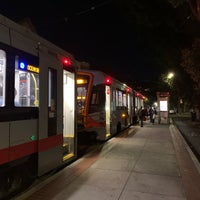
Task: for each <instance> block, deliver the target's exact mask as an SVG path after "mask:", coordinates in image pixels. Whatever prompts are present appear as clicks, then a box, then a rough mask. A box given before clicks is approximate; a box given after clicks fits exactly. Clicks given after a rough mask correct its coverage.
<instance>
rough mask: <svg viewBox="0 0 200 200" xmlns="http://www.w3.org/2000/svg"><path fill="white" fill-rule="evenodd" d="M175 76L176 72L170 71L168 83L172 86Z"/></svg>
mask: <svg viewBox="0 0 200 200" xmlns="http://www.w3.org/2000/svg"><path fill="white" fill-rule="evenodd" d="M173 78H174V73H173V72H169V73H168V75H167V84H168V85H169V87H170V88H171V87H172V82H173Z"/></svg>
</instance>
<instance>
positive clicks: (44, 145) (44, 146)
mask: <svg viewBox="0 0 200 200" xmlns="http://www.w3.org/2000/svg"><path fill="white" fill-rule="evenodd" d="M62 144H63V135H62V134H60V135H54V136H51V137H48V138H44V139H42V140H40V141H39V150H38V151H39V152H42V151H46V150H48V149H51V148H53V147H56V146H59V145H62Z"/></svg>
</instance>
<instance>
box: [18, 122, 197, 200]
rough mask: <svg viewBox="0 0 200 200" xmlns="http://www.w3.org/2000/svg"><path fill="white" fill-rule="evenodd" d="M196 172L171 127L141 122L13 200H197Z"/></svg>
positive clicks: (183, 144) (188, 153) (195, 163)
mask: <svg viewBox="0 0 200 200" xmlns="http://www.w3.org/2000/svg"><path fill="white" fill-rule="evenodd" d="M199 169H200V167H199V162H198V161H197V159H196V158H195V156H194V155H193V154H192V152H191V151H190V149H189V147H188V146H187V144H186V143H185V141H184V139H183V137H182V136H181V134H180V132H179V131H178V130H177V128H176V127H175V126H174V125H173V124H172V123H171V124H158V123H156V124H154V125H151V124H150V123H149V122H144V126H143V127H140V126H139V125H138V126H137V125H136V126H132V127H130V128H129V129H127V130H126V131H124V133H123V135H122V136H118V137H115V138H112V139H111V140H109V141H108V142H106V143H104V144H103V145H102V146H101V147H100V148H99V149H98V150H95V151H93V152H90V153H89V154H87V155H85V156H84V157H82V158H80V159H78V160H77V161H75V162H73V163H72V164H70V165H69V166H67V167H66V168H65V169H63V170H62V171H60V172H58V173H57V174H55V175H53V176H52V177H50V178H49V179H47V180H45V181H43V182H42V183H40V184H38V185H36V186H34V187H33V188H31V189H30V190H29V191H27V192H26V193H24V194H23V195H20V196H19V197H17V198H15V200H23V199H24V200H25V199H26V200H80V199H82V200H94V199H95V200H161V199H162V200H200V174H199V173H200V170H199Z"/></svg>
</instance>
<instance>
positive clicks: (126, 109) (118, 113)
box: [77, 69, 134, 141]
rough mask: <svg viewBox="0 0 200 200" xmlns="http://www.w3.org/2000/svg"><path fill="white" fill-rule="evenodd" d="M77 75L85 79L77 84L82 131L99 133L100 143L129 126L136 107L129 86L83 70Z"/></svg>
mask: <svg viewBox="0 0 200 200" xmlns="http://www.w3.org/2000/svg"><path fill="white" fill-rule="evenodd" d="M77 74H78V75H77V76H78V79H80V80H82V81H79V83H78V84H77V93H78V95H77V96H78V99H79V100H78V102H79V104H78V111H80V112H78V113H83V115H82V118H81V117H80V116H81V115H80V114H79V117H78V118H79V119H82V122H83V123H82V124H83V130H85V131H87V132H91V133H96V135H97V136H96V139H97V140H100V141H106V140H108V139H109V138H111V137H112V136H113V135H114V134H116V133H117V132H119V131H121V130H123V129H125V128H127V127H128V126H130V124H131V123H132V110H133V109H132V106H134V105H133V91H132V89H131V88H130V87H128V86H127V85H125V84H123V83H121V82H120V81H118V80H116V79H114V78H112V77H110V76H108V75H107V74H105V73H103V72H101V71H96V70H82V69H80V70H78V72H77ZM84 76H85V78H84ZM83 79H84V81H83ZM86 83H87V84H86ZM83 91H84V92H83ZM83 99H84V101H83ZM79 105H80V106H79Z"/></svg>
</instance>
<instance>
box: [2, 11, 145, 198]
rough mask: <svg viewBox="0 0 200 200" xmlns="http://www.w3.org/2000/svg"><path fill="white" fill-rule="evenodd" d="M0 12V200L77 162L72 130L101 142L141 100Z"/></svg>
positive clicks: (127, 120) (133, 114)
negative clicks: (82, 65) (83, 66)
mask: <svg viewBox="0 0 200 200" xmlns="http://www.w3.org/2000/svg"><path fill="white" fill-rule="evenodd" d="M79 66H80V65H79V62H78V61H77V60H76V59H75V58H74V56H73V55H72V54H70V53H68V52H66V51H65V50H63V49H61V48H59V47H57V46H56V45H54V44H52V43H51V42H49V41H47V40H45V39H44V38H42V37H40V36H39V35H37V34H36V33H33V32H32V31H31V30H29V29H27V28H25V27H23V26H21V25H19V24H17V23H15V22H13V21H11V20H9V19H8V18H6V17H5V16H2V15H0V135H1V140H0V199H10V198H11V197H13V196H15V195H16V194H18V193H19V192H21V191H23V190H24V189H26V188H27V187H28V186H30V185H31V184H32V183H33V182H34V181H35V180H36V179H37V178H39V177H41V176H43V175H45V174H48V173H49V172H51V171H55V170H57V169H60V168H62V167H65V166H66V165H68V164H69V163H71V162H73V161H75V160H76V159H77V149H78V148H77V145H78V133H79V132H82V131H83V132H89V133H90V132H93V133H95V135H96V136H95V139H97V140H100V141H106V140H108V139H109V138H111V137H112V136H113V135H114V134H116V133H118V132H120V131H121V130H124V129H125V128H127V127H129V126H130V125H131V124H133V123H135V122H136V121H137V109H138V108H139V107H140V106H143V105H144V97H143V96H142V95H141V94H140V93H138V92H136V91H135V90H134V89H133V88H131V87H129V86H127V85H126V84H123V83H122V82H120V81H118V80H116V79H115V78H113V77H110V76H109V75H107V74H105V73H103V72H101V71H96V70H81V69H78V68H79Z"/></svg>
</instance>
